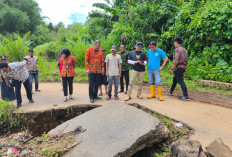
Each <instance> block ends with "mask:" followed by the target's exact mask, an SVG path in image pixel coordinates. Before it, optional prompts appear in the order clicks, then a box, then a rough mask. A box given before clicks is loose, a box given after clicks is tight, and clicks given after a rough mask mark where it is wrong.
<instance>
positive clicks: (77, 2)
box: [36, 0, 103, 26]
mask: <svg viewBox="0 0 232 157" xmlns="http://www.w3.org/2000/svg"><path fill="white" fill-rule="evenodd" d="M36 1H37V2H38V3H39V7H40V8H41V10H42V16H47V17H49V20H46V22H47V23H49V22H52V23H53V24H57V23H59V22H60V21H62V22H63V23H64V24H65V25H66V26H67V25H69V24H72V23H76V22H79V23H84V22H85V20H86V17H87V16H88V12H90V11H91V10H96V9H97V8H95V7H92V5H93V3H97V2H103V0H36Z"/></svg>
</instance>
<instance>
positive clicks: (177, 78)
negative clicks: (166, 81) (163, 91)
mask: <svg viewBox="0 0 232 157" xmlns="http://www.w3.org/2000/svg"><path fill="white" fill-rule="evenodd" d="M183 75H184V69H182V68H178V69H177V70H176V71H175V74H174V77H173V83H172V87H171V92H173V91H174V90H175V88H176V85H177V83H179V84H180V86H181V89H182V92H183V95H184V96H188V89H187V87H186V84H185V82H184V77H183Z"/></svg>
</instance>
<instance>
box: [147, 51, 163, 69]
mask: <svg viewBox="0 0 232 157" xmlns="http://www.w3.org/2000/svg"><path fill="white" fill-rule="evenodd" d="M147 54H148V59H149V62H148V65H147V69H149V70H157V69H159V68H160V62H161V57H163V58H164V59H165V58H166V57H167V55H166V54H165V53H164V51H163V50H162V49H160V48H158V47H157V49H156V50H155V51H152V50H151V49H149V50H148V51H147Z"/></svg>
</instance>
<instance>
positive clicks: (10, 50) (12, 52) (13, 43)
mask: <svg viewBox="0 0 232 157" xmlns="http://www.w3.org/2000/svg"><path fill="white" fill-rule="evenodd" d="M29 34H30V32H28V33H27V34H26V35H24V37H20V35H18V34H13V35H11V36H9V37H3V41H1V42H0V55H5V56H7V57H8V59H9V60H10V61H11V62H13V61H22V60H23V58H24V57H25V56H26V55H27V53H28V52H27V51H28V49H29V45H30V44H31V42H30V41H28V40H27V37H28V36H29Z"/></svg>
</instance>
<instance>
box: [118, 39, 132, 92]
mask: <svg viewBox="0 0 232 157" xmlns="http://www.w3.org/2000/svg"><path fill="white" fill-rule="evenodd" d="M118 54H119V55H120V56H121V58H122V70H121V77H120V91H119V93H121V92H124V83H123V78H125V80H126V91H125V94H127V91H128V86H129V64H128V56H129V52H127V51H125V45H124V44H123V43H121V44H120V51H119V52H118Z"/></svg>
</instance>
